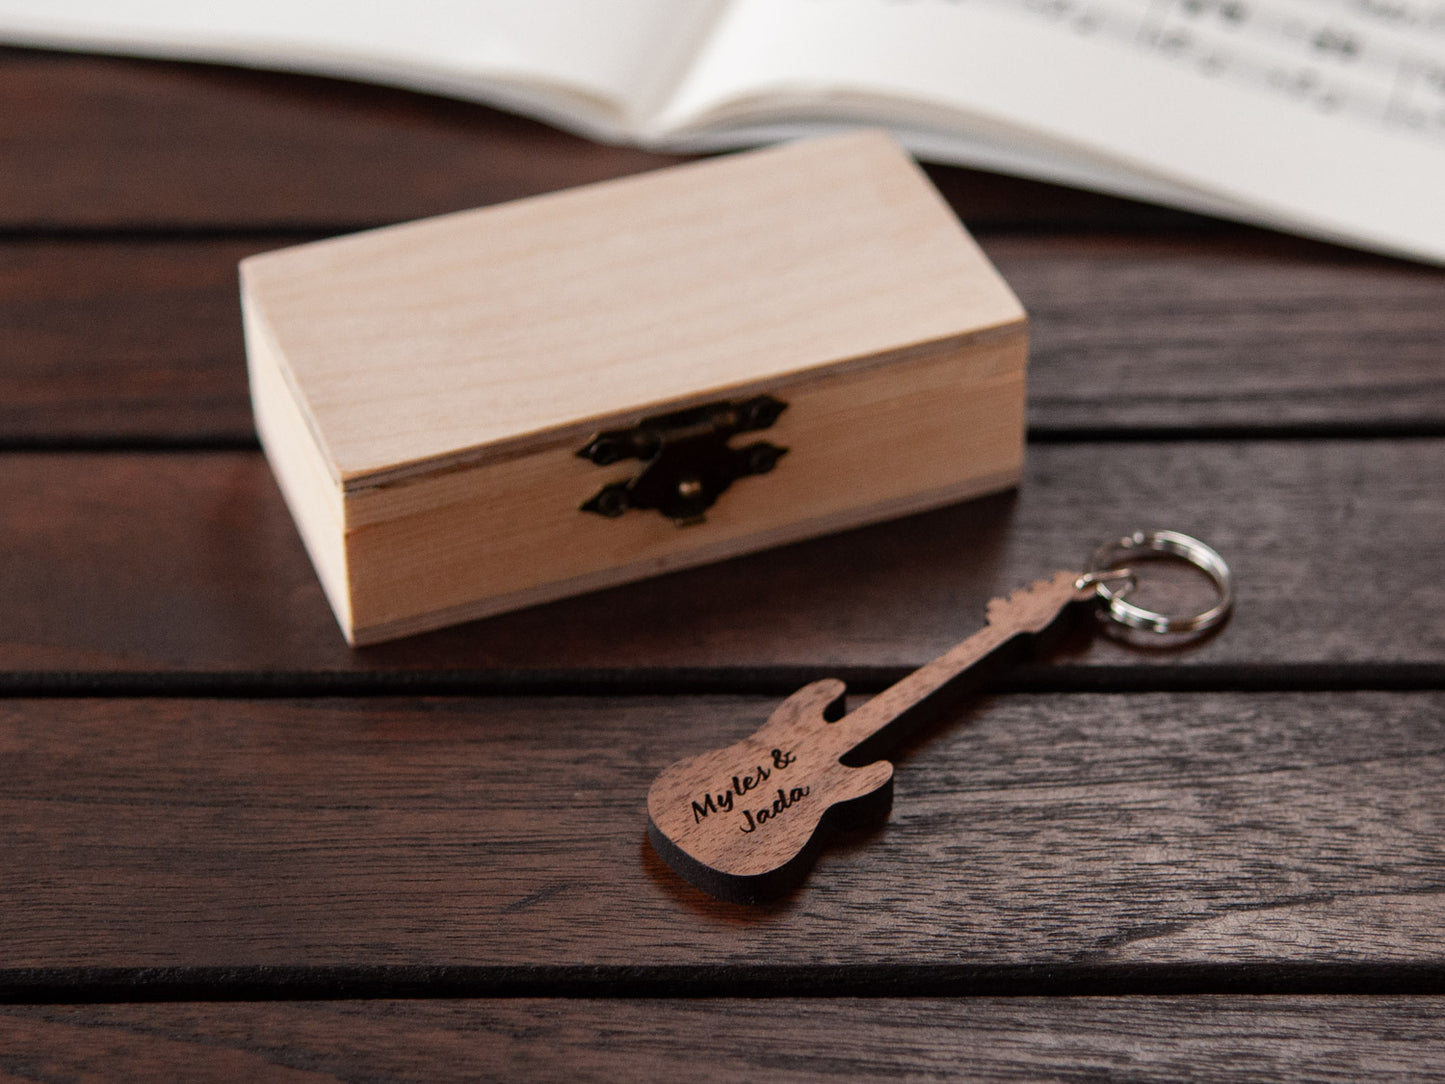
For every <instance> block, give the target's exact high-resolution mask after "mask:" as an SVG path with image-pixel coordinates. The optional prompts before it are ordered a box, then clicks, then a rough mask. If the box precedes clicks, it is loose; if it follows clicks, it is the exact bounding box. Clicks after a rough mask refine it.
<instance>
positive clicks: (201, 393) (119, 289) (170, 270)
mask: <svg viewBox="0 0 1445 1084" xmlns="http://www.w3.org/2000/svg"><path fill="white" fill-rule="evenodd" d="M4 71H5V68H4V66H3V65H0V74H3V72H4ZM8 112H11V113H22V112H24V111H23V110H13V111H8ZM3 123H4V121H3V120H0V124H3ZM274 244H275V242H274V241H269V240H231V241H205V242H200V243H190V242H176V241H165V240H127V241H123V242H116V241H106V242H80V243H66V242H53V241H51V242H47V241H40V242H35V241H9V242H6V243H3V244H0V338H3V340H4V342H5V343H6V351H5V365H4V366H3V368H0V440H6V441H22V442H23V441H48V442H60V443H64V442H66V441H77V440H79V441H127V440H130V441H135V440H158V441H231V442H235V441H254V440H255V430H254V428H253V426H252V424H251V406H250V402H249V399H248V397H247V392H246V362H245V355H244V351H243V349H242V344H241V312H240V306H239V303H238V300H237V282H236V263H237V261H238V260H240V259H242V258H243V257H245V256H249V255H251V254H252V253H254V252H257V251H261V250H263V249H268V248H271V247H274Z"/></svg>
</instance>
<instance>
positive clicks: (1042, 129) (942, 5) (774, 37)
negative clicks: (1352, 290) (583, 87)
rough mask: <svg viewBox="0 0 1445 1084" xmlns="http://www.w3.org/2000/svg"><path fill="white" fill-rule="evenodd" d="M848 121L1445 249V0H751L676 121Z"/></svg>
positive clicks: (1384, 242)
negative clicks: (964, 140) (1068, 164)
mask: <svg viewBox="0 0 1445 1084" xmlns="http://www.w3.org/2000/svg"><path fill="white" fill-rule="evenodd" d="M839 115H843V116H856V117H859V118H871V119H877V118H880V117H887V118H892V119H894V120H895V121H897V122H898V123H900V124H902V125H904V126H910V125H911V126H913V127H915V128H920V127H921V128H926V129H928V130H932V131H935V132H941V133H946V132H948V131H949V130H953V131H962V132H964V133H972V134H974V135H976V136H977V137H979V138H980V139H982V140H983V141H984V142H986V143H992V144H994V145H999V146H1006V145H1008V143H1010V142H1016V143H1017V144H1018V145H1019V146H1020V147H1021V148H1023V149H1024V151H1025V155H1024V157H1025V158H1028V157H1030V156H1032V157H1033V158H1034V159H1038V158H1040V157H1041V156H1042V157H1048V156H1050V155H1051V156H1053V157H1055V158H1057V159H1058V160H1061V161H1072V162H1074V163H1078V164H1079V168H1080V169H1081V170H1082V171H1083V172H1085V173H1088V172H1094V173H1100V174H1103V175H1107V174H1109V173H1111V172H1113V173H1124V174H1135V175H1137V176H1139V177H1140V179H1141V181H1143V182H1144V187H1145V188H1146V189H1147V188H1148V187H1149V186H1150V184H1151V183H1152V184H1153V185H1154V186H1156V187H1158V188H1159V189H1160V190H1164V191H1167V190H1170V189H1173V190H1176V191H1184V192H1190V191H1192V192H1196V193H1198V195H1199V197H1200V200H1201V201H1202V202H1203V203H1204V204H1206V205H1208V204H1213V205H1216V206H1220V207H1225V208H1228V207H1230V206H1238V207H1240V208H1242V209H1248V212H1249V213H1248V215H1247V217H1251V218H1254V219H1255V220H1261V221H1265V222H1269V223H1273V224H1277V225H1281V226H1285V227H1286V228H1291V229H1296V230H1299V231H1300V232H1304V233H1310V234H1314V235H1317V236H1322V237H1327V238H1334V239H1340V240H1345V241H1348V242H1351V243H1356V244H1361V245H1364V246H1366V247H1372V248H1377V249H1381V250H1384V251H1391V252H1397V253H1402V254H1406V255H1410V256H1414V257H1416V258H1423V259H1429V260H1433V261H1436V262H1445V0H1390V2H1389V3H1384V2H1383V0H735V2H734V4H733V5H732V6H731V8H730V9H729V12H728V13H727V15H726V16H725V17H724V19H723V20H722V21H721V22H720V23H719V25H718V27H717V28H716V30H715V32H714V34H713V36H712V38H711V39H710V40H709V43H708V45H707V47H706V48H705V49H704V51H703V52H702V53H701V54H700V56H699V58H698V61H697V63H696V64H695V65H694V66H693V68H692V69H691V71H690V73H689V75H688V77H687V78H686V79H685V80H684V81H683V83H682V84H681V85H680V87H679V88H678V92H677V93H676V95H675V96H674V98H673V100H672V102H671V105H670V108H669V109H668V110H667V111H666V112H665V113H664V114H663V115H662V116H661V117H660V118H659V125H658V127H659V129H665V128H669V127H675V128H684V129H685V128H687V127H688V126H702V125H704V124H711V125H714V126H716V125H717V123H718V122H719V121H728V122H731V123H734V124H750V123H757V122H759V121H762V120H788V119H793V120H803V119H809V118H819V117H832V118H835V119H836V118H837V117H838V116H839Z"/></svg>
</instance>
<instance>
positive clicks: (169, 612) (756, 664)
mask: <svg viewBox="0 0 1445 1084" xmlns="http://www.w3.org/2000/svg"><path fill="white" fill-rule="evenodd" d="M1442 476H1445V441H1437V440H1423V439H1422V440H1401V441H1387V440H1379V441H1338V442H1336V441H1316V442H1289V441H1270V442H1261V443H1242V444H1230V443H1210V442H1205V443H1187V442H1166V443H1158V444H1155V443H1134V442H1124V443H1100V444H1077V445H1074V444H1050V445H1042V446H1036V447H1033V448H1032V449H1031V450H1030V453H1029V457H1028V462H1027V466H1026V476H1025V480H1024V484H1023V487H1022V489H1021V490H1019V491H1018V493H1017V494H1010V495H1003V496H999V497H994V498H987V499H984V500H981V501H975V502H971V503H967V504H962V505H957V506H954V507H952V508H948V509H943V510H941V511H937V512H932V513H927V514H925V515H920V516H915V517H911V518H908V519H905V520H900V521H897V522H894V523H891V524H883V525H878V526H875V527H870V528H866V529H863V530H858V531H853V532H849V533H846V534H842V535H836V536H832V537H829V538H825V539H818V540H814V541H811V542H807V543H800V544H798V545H794V546H789V547H785V548H782V549H778V550H774V551H770V552H768V553H763V554H758V555H754V556H751V557H747V558H741V559H736V560H732V561H728V562H724V563H721V564H718V565H713V566H709V567H706V568H700V569H696V570H692V571H689V572H685V573H677V574H674V575H670V576H666V577H663V578H659V579H656V580H650V581H644V582H643V583H641V584H638V585H633V586H630V587H626V588H618V589H614V590H611V591H606V592H599V593H596V594H593V595H589V596H584V597H582V598H578V599H572V600H569V601H566V602H560V603H554V604H552V605H549V606H546V607H539V608H536V609H532V610H527V611H522V612H519V613H515V614H511V615H506V616H503V617H499V618H494V619H491V620H488V621H483V622H476V623H473V624H471V625H467V626H463V627H459V628H456V629H452V630H449V631H443V632H438V633H433V634H429V635H427V636H422V637H415V638H412V639H409V640H404V641H399V642H397V643H394V644H389V645H382V646H379V647H375V648H368V649H364V650H358V651H351V650H348V649H347V648H346V647H345V646H344V642H343V640H342V637H341V634H340V632H339V631H338V630H337V628H336V626H335V624H334V622H333V620H332V618H331V615H330V612H329V610H328V609H327V606H326V603H325V601H324V600H323V598H322V595H321V590H320V587H319V586H318V584H317V580H316V577H315V575H314V573H313V572H312V570H311V567H310V564H309V562H308V561H307V559H306V556H305V554H304V552H303V551H302V548H301V545H300V542H299V539H298V536H297V534H296V529H295V527H294V526H293V525H292V523H291V520H290V517H289V516H288V515H287V513H286V510H285V508H284V506H283V505H282V502H281V499H280V495H279V493H278V491H277V489H276V486H275V483H274V481H273V480H272V478H271V476H270V473H269V472H268V470H267V469H266V466H265V464H264V462H263V461H262V459H261V457H260V455H259V454H258V453H251V452H234V453H206V454H187V455H142V454H126V455H119V454H112V455H91V454H78V453H76V454H64V455H58V454H13V455H8V456H4V457H0V597H3V598H4V599H5V605H4V606H3V607H0V668H3V671H6V672H8V673H9V674H10V680H11V682H12V684H11V688H12V689H13V688H15V685H14V684H13V683H14V682H17V681H18V682H21V683H22V686H23V683H24V682H25V681H28V680H30V678H28V677H26V675H27V674H28V673H32V672H40V673H42V674H43V673H48V674H50V675H51V678H49V679H46V680H57V681H63V680H68V679H66V678H65V675H66V674H69V673H83V672H91V673H102V674H103V673H125V672H166V673H171V674H177V673H180V672H184V671H193V672H194V671H203V672H233V673H242V674H245V673H255V672H265V671H281V672H286V673H291V674H305V673H308V672H309V673H313V674H314V673H326V674H333V675H336V674H353V675H365V674H377V673H384V672H397V671H408V672H411V673H413V674H420V673H422V672H427V673H431V674H438V675H441V676H443V677H446V676H447V675H449V674H452V672H453V671H456V670H459V669H460V670H466V671H471V672H472V673H470V674H468V675H462V678H461V679H462V680H468V681H475V680H481V679H482V678H484V676H485V674H484V672H492V673H493V675H494V676H496V675H497V674H498V672H501V678H502V679H505V678H506V675H507V674H509V673H510V674H513V675H514V676H516V675H524V674H526V673H528V672H531V673H534V674H539V675H543V676H549V675H550V676H552V677H555V676H557V675H558V674H560V673H565V672H571V673H574V674H577V673H584V674H585V673H586V672H589V671H598V670H601V671H608V670H613V669H617V668H621V669H626V670H629V671H637V670H639V669H640V670H642V671H644V672H645V673H650V674H652V675H653V676H654V679H658V678H660V679H661V680H689V679H688V678H687V674H688V673H689V672H690V673H692V674H693V675H694V677H697V676H698V675H704V676H705V675H706V674H707V673H718V674H720V675H726V680H727V681H728V682H735V681H737V680H739V679H741V678H743V677H744V676H745V673H746V672H754V673H756V674H760V675H763V680H765V681H766V683H767V687H768V688H769V689H776V688H778V683H779V682H783V683H788V682H795V681H800V680H801V679H802V678H804V677H809V676H819V677H822V676H828V675H830V674H833V675H841V676H844V677H849V678H852V679H855V680H856V679H858V678H859V677H860V676H861V677H866V676H867V675H869V674H872V675H873V677H872V678H871V679H870V680H877V677H878V675H879V673H880V671H879V668H883V669H884V670H887V669H888V668H896V667H901V666H908V667H912V666H917V665H920V664H921V663H923V662H925V661H927V660H928V659H931V658H933V657H934V656H935V655H938V654H939V653H941V652H942V651H943V650H945V649H947V648H948V647H950V646H951V645H952V644H954V643H955V642H957V641H958V640H959V639H961V638H962V637H963V636H964V635H967V634H968V633H970V632H972V631H974V629H976V628H977V627H978V626H979V624H980V623H981V622H982V619H983V612H984V605H985V603H986V602H987V600H988V599H989V598H991V597H994V596H997V595H1001V594H1006V593H1008V592H1009V591H1011V590H1013V589H1014V588H1017V587H1020V586H1022V585H1024V584H1026V583H1028V582H1029V581H1031V580H1033V579H1036V578H1038V577H1039V576H1040V575H1044V574H1046V573H1049V572H1051V571H1053V570H1054V569H1056V568H1059V567H1064V566H1066V565H1068V564H1070V563H1074V562H1079V561H1082V560H1083V559H1084V557H1085V555H1086V554H1087V553H1088V552H1089V551H1090V549H1091V548H1092V546H1093V544H1094V543H1095V542H1096V541H1102V540H1104V539H1107V538H1109V537H1112V536H1114V535H1115V534H1117V533H1123V532H1124V531H1126V530H1130V529H1133V528H1136V527H1140V526H1144V527H1155V526H1161V527H1163V526H1167V527H1170V528H1174V529H1178V530H1183V531H1186V532H1190V533H1193V534H1196V535H1198V536H1200V537H1202V538H1204V539H1206V540H1207V541H1209V542H1211V543H1212V544H1213V545H1215V546H1216V547H1217V548H1218V549H1219V550H1220V551H1221V552H1223V553H1224V554H1225V555H1226V557H1227V559H1228V560H1229V561H1230V562H1231V563H1232V564H1233V565H1234V567H1235V570H1236V573H1237V575H1238V581H1239V583H1238V588H1239V604H1238V612H1237V613H1236V615H1235V617H1234V618H1233V620H1232V621H1231V622H1230V623H1229V624H1228V625H1227V626H1226V627H1225V628H1224V630H1223V631H1222V632H1221V633H1220V634H1219V635H1217V636H1215V637H1214V638H1213V639H1210V640H1208V641H1205V642H1203V643H1199V644H1196V645H1193V646H1192V647H1190V648H1189V649H1187V650H1174V651H1163V652H1161V651H1158V650H1157V649H1156V650H1155V651H1152V652H1140V651H1137V650H1134V649H1132V648H1130V647H1128V646H1126V645H1122V644H1119V643H1115V642H1113V641H1112V640H1109V639H1107V638H1104V637H1094V638H1092V639H1090V638H1088V637H1087V636H1082V635H1081V636H1079V637H1076V638H1074V639H1072V640H1069V641H1066V642H1064V643H1062V644H1061V645H1059V646H1058V647H1057V648H1056V649H1055V650H1054V653H1053V654H1052V655H1050V656H1049V661H1050V663H1051V664H1052V665H1053V666H1054V667H1059V666H1063V667H1067V668H1069V672H1070V673H1072V674H1074V677H1073V678H1070V679H1069V680H1087V679H1086V678H1085V677H1084V674H1085V673H1086V672H1087V671H1088V670H1089V669H1090V668H1092V669H1093V670H1094V671H1097V672H1107V668H1110V667H1129V668H1139V667H1150V668H1152V671H1151V672H1152V673H1153V674H1155V675H1156V677H1154V678H1151V679H1150V680H1157V681H1164V682H1168V681H1171V680H1172V681H1178V680H1192V681H1193V682H1194V683H1195V684H1197V683H1198V682H1199V681H1201V680H1204V678H1203V675H1209V680H1211V681H1216V682H1217V681H1224V680H1228V681H1231V682H1238V681H1243V680H1249V679H1250V678H1249V675H1251V674H1256V675H1259V674H1267V673H1268V668H1269V667H1276V668H1278V667H1289V666H1296V667H1306V668H1307V669H1306V670H1305V671H1302V672H1301V673H1299V674H1295V676H1293V677H1292V676H1290V674H1291V673H1293V672H1290V671H1285V672H1284V676H1283V677H1282V678H1281V679H1280V680H1289V681H1295V680H1309V681H1321V680H1323V681H1330V680H1337V679H1338V674H1339V673H1340V672H1341V671H1340V670H1339V668H1340V667H1342V666H1345V665H1347V664H1359V665H1362V666H1374V667H1384V668H1385V670H1382V671H1380V672H1379V673H1375V672H1374V671H1371V673H1372V674H1373V675H1374V676H1372V677H1371V678H1370V679H1369V680H1389V678H1388V674H1389V673H1392V672H1393V671H1392V670H1390V669H1389V668H1390V667H1398V665H1399V664H1418V665H1419V666H1437V667H1438V665H1439V664H1440V661H1441V658H1442V654H1445V639H1442V637H1445V630H1442V627H1441V622H1440V618H1439V615H1440V613H1441V612H1442V611H1445V583H1442V580H1441V578H1440V576H1439V575H1438V566H1439V544H1438V543H1439V539H1440V538H1441V537H1442V536H1445V491H1442V489H1441V486H1440V484H1439V479H1440V478H1441V477H1442ZM1154 604H1155V605H1164V604H1170V605H1181V606H1182V605H1185V604H1186V600H1184V599H1182V598H1176V599H1175V600H1174V601H1173V602H1172V603H1171V602H1169V601H1168V598H1167V596H1166V597H1165V598H1164V601H1162V602H1161V601H1158V598H1157V596H1156V602H1155V603H1154ZM1219 667H1228V668H1232V669H1229V670H1228V671H1227V672H1221V671H1220V670H1219V669H1218V668H1219ZM676 668H684V673H682V674H677V673H675V672H674V671H675V670H676ZM1100 668H1106V670H1105V671H1100ZM1191 672H1192V673H1194V674H1195V675H1197V676H1196V677H1194V678H1193V679H1189V678H1188V675H1189V674H1190V673H1191ZM669 673H672V677H671V678H669V677H668V674H669ZM1128 673H1131V674H1133V675H1134V676H1133V677H1132V678H1131V679H1130V680H1141V678H1140V677H1139V674H1138V673H1137V672H1136V671H1135V670H1133V669H1131V670H1129V671H1128ZM768 675H771V677H769V676H768ZM889 676H896V674H890V675H889ZM451 680H456V677H455V675H453V676H452V678H451ZM630 680H647V678H646V677H645V676H639V675H638V674H636V673H635V672H634V673H633V675H632V677H631V678H630ZM1032 680H1049V678H1048V676H1047V674H1041V673H1035V674H1034V675H1033V677H1032ZM731 687H736V686H731Z"/></svg>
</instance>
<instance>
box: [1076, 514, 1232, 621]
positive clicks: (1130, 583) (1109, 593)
mask: <svg viewBox="0 0 1445 1084" xmlns="http://www.w3.org/2000/svg"><path fill="white" fill-rule="evenodd" d="M1155 553H1163V554H1168V555H1170V556H1173V557H1180V558H1183V559H1184V560H1185V561H1187V562H1188V563H1189V564H1191V565H1193V566H1194V567H1195V568H1197V569H1199V571H1201V572H1203V573H1204V574H1205V575H1206V576H1208V577H1209V579H1210V582H1211V583H1213V584H1214V590H1215V593H1216V596H1217V598H1216V600H1215V602H1214V605H1212V606H1210V607H1209V608H1208V609H1206V610H1200V611H1199V612H1198V613H1192V614H1166V613H1160V612H1158V611H1157V610H1147V609H1145V608H1144V607H1142V606H1136V605H1135V604H1134V603H1132V602H1130V601H1129V600H1128V598H1127V597H1126V596H1127V595H1128V594H1129V593H1130V592H1131V591H1132V590H1133V589H1134V587H1135V585H1136V583H1137V579H1138V576H1137V573H1136V572H1135V571H1134V570H1133V569H1132V568H1129V567H1127V564H1126V563H1127V561H1128V558H1129V556H1130V555H1131V554H1132V555H1134V556H1140V555H1149V554H1155ZM1121 581H1122V582H1121ZM1076 586H1077V588H1078V589H1079V590H1081V591H1082V590H1085V589H1087V588H1089V587H1092V588H1093V589H1094V590H1095V591H1096V592H1097V593H1098V596H1099V598H1100V599H1102V600H1103V601H1104V603H1105V604H1106V607H1107V613H1108V616H1109V617H1110V618H1111V619H1112V620H1114V621H1117V622H1119V624H1121V625H1127V626H1129V627H1130V628H1133V629H1145V630H1147V631H1149V632H1157V633H1170V632H1203V631H1204V630H1205V629H1212V628H1214V627H1215V626H1216V625H1218V624H1220V623H1221V622H1222V621H1223V620H1224V619H1225V618H1226V617H1228V616H1229V611H1230V610H1231V609H1233V607H1234V580H1233V577H1232V576H1231V574H1230V571H1229V566H1228V565H1227V564H1225V563H1224V558H1223V557H1221V556H1219V554H1218V553H1217V552H1215V550H1214V549H1213V548H1212V547H1210V546H1207V545H1205V544H1204V543H1203V542H1201V541H1199V539H1197V538H1194V537H1192V536H1190V535H1187V534H1182V533H1180V532H1179V531H1135V532H1134V533H1133V534H1129V535H1125V536H1124V537H1123V538H1118V539H1115V540H1114V541H1112V542H1105V543H1104V544H1103V545H1102V546H1100V547H1099V548H1098V549H1096V550H1095V551H1094V554H1093V556H1092V557H1091V558H1090V559H1089V563H1088V566H1087V570H1086V571H1085V573H1084V575H1082V576H1080V577H1079V580H1078V583H1077V584H1076Z"/></svg>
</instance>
